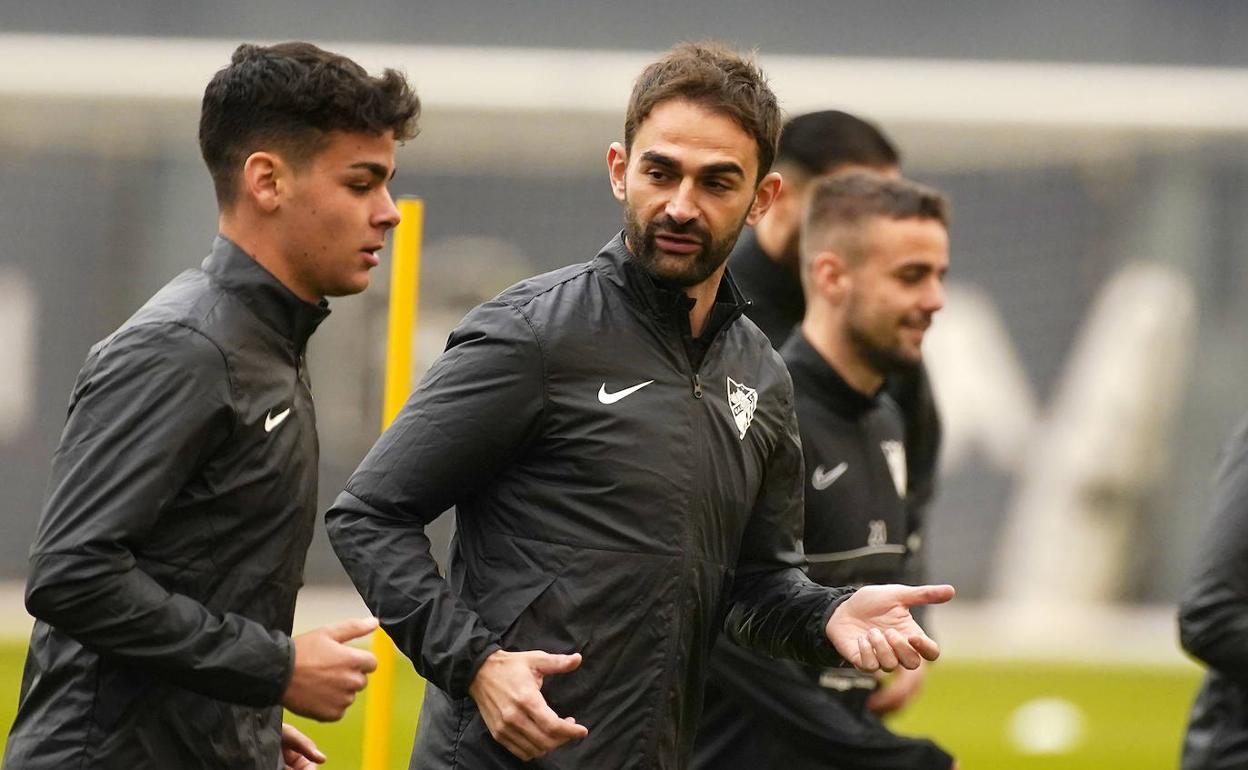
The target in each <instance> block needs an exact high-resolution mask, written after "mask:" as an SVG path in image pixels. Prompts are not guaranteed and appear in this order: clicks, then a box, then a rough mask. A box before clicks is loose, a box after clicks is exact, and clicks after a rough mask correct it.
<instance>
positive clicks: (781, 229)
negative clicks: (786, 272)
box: [754, 216, 797, 272]
mask: <svg viewBox="0 0 1248 770" xmlns="http://www.w3.org/2000/svg"><path fill="white" fill-rule="evenodd" d="M792 237H793V233H792V231H791V230H789V229H788V228H787V227H785V226H784V224H783V223H781V222H780V218H779V217H778V216H766V217H763V218H762V220H761V221H760V222H759V223H758V224H757V225H755V226H754V239H755V240H757V241H758V247H759V248H760V249H762V250H763V253H764V254H766V255H767V258H768V259H770V260H771V261H772V262H775V263H777V264H780V265H784V266H785V267H788V268H791V269H792V270H793V271H794V272H797V260H796V259H794V258H793V255H790V254H789V253H788V248H789V242H790V241H791V240H792Z"/></svg>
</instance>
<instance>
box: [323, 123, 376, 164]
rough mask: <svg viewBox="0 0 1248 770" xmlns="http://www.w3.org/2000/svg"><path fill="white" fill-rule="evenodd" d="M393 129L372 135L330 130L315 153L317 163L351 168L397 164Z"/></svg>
mask: <svg viewBox="0 0 1248 770" xmlns="http://www.w3.org/2000/svg"><path fill="white" fill-rule="evenodd" d="M394 151H395V141H394V132H393V131H385V132H382V133H380V134H370V133H366V132H360V131H331V132H330V133H329V134H328V136H327V137H326V139H325V141H324V143H323V144H322V145H321V147H320V149H319V150H318V151H317V153H316V161H315V162H316V164H317V165H319V166H322V167H325V168H330V169H339V168H349V167H351V166H353V165H355V164H357V163H366V164H372V165H381V166H384V167H385V168H387V169H389V168H392V167H393V166H394Z"/></svg>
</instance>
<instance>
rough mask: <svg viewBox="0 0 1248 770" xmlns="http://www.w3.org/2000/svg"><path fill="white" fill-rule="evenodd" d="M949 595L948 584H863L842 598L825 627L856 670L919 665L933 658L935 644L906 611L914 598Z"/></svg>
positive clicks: (929, 600) (937, 599) (934, 599)
mask: <svg viewBox="0 0 1248 770" xmlns="http://www.w3.org/2000/svg"><path fill="white" fill-rule="evenodd" d="M952 598H953V586H902V585H879V586H863V587H862V588H859V589H858V590H857V591H855V592H854V593H853V595H852V596H850V597H849V598H848V599H846V600H845V601H843V602H841V604H840V606H838V607H837V608H836V611H835V612H833V613H832V617H831V618H830V619H829V620H828V627H827V628H826V629H825V632H826V633H827V635H828V639H829V640H830V641H831V642H832V644H833V646H835V647H836V651H837V652H839V653H840V654H841V656H842V657H843V658H845V660H847V661H849V662H850V663H851V664H852V665H853V666H855V667H856V668H858V669H859V670H861V671H868V672H870V671H879V670H884V671H892V670H893V669H895V668H897V667H898V666H901V667H902V668H910V669H913V668H918V667H919V664H920V663H922V662H923V659H924V658H926V659H927V660H936V658H937V657H938V656H939V655H940V647H938V646H937V644H936V642H934V641H932V639H931V638H930V637H928V635H927V634H925V633H923V629H922V628H919V624H918V623H915V622H914V618H913V617H911V616H910V608H911V607H914V606H915V605H919V604H940V603H943V602H947V601H949V600H950V599H952Z"/></svg>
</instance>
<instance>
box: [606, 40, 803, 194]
mask: <svg viewBox="0 0 1248 770" xmlns="http://www.w3.org/2000/svg"><path fill="white" fill-rule="evenodd" d="M670 99H687V100H689V101H691V102H694V103H696V104H699V105H701V106H702V107H705V108H706V109H708V110H710V111H712V112H717V113H720V114H723V115H727V116H728V117H729V118H732V120H733V121H735V122H736V123H737V125H739V126H741V128H742V129H744V130H745V132H746V133H747V134H749V135H750V136H751V137H753V138H754V141H755V142H756V143H757V144H758V180H761V179H762V178H763V176H764V175H765V174H767V172H769V171H770V170H771V164H772V162H773V161H774V160H775V157H776V143H777V141H778V140H779V136H780V122H781V121H780V105H779V104H778V103H777V101H776V95H775V94H774V93H772V91H771V87H770V86H768V85H767V78H766V76H765V75H763V71H762V70H761V69H759V67H758V64H756V63H755V61H754V59H753V56H743V55H741V54H739V53H737V52H736V51H733V50H731V49H729V48H727V47H726V46H723V45H721V44H719V43H715V42H701V43H681V44H680V45H677V46H676V47H675V48H673V49H672V50H670V51H668V52H667V54H666V55H665V56H664V57H663V58H662V59H659V60H658V61H656V62H654V63H653V64H651V65H650V66H648V67H646V68H645V70H643V71H642V73H641V75H640V76H639V77H638V78H637V82H636V83H635V84H634V85H633V92H632V95H631V96H630V97H629V99H628V112H627V113H626V115H625V117H624V148H625V149H626V150H631V149H632V147H633V137H635V136H636V135H637V131H638V129H640V128H641V124H642V123H644V122H645V120H646V118H647V117H649V115H650V112H651V111H652V110H653V109H654V108H655V107H657V106H658V105H659V104H662V103H663V102H666V101H668V100H670ZM756 181H757V180H756Z"/></svg>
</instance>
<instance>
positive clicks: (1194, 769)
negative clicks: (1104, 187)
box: [1179, 421, 1248, 770]
mask: <svg viewBox="0 0 1248 770" xmlns="http://www.w3.org/2000/svg"><path fill="white" fill-rule="evenodd" d="M1195 564H1196V570H1195V574H1194V575H1193V577H1192V579H1191V580H1190V581H1189V582H1188V585H1187V588H1186V590H1185V591H1184V592H1183V598H1182V601H1181V602H1180V604H1179V637H1180V639H1181V641H1182V644H1183V649H1185V650H1187V651H1188V652H1189V653H1191V654H1192V655H1194V656H1196V657H1197V658H1199V659H1200V660H1201V662H1203V663H1204V664H1205V665H1207V666H1208V667H1209V671H1208V673H1207V674H1206V675H1205V681H1204V684H1203V685H1202V686H1201V688H1200V693H1199V694H1198V695H1197V696H1196V702H1195V703H1194V704H1193V705H1192V713H1191V716H1190V718H1189V721H1188V725H1187V738H1186V740H1185V741H1184V744H1183V764H1182V767H1183V770H1214V769H1215V768H1217V769H1218V770H1221V769H1222V768H1242V767H1248V421H1245V422H1244V423H1242V424H1240V426H1239V427H1238V429H1237V430H1236V431H1235V433H1234V435H1233V436H1232V437H1231V440H1230V442H1229V443H1228V444H1227V446H1226V449H1225V451H1224V454H1223V458H1222V464H1221V468H1220V469H1219V471H1218V481H1217V487H1216V489H1215V491H1214V498H1213V516H1212V518H1211V519H1210V520H1209V523H1208V525H1207V526H1206V530H1205V536H1204V540H1203V543H1202V546H1201V549H1200V552H1199V554H1198V555H1197V559H1196V562H1195Z"/></svg>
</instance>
